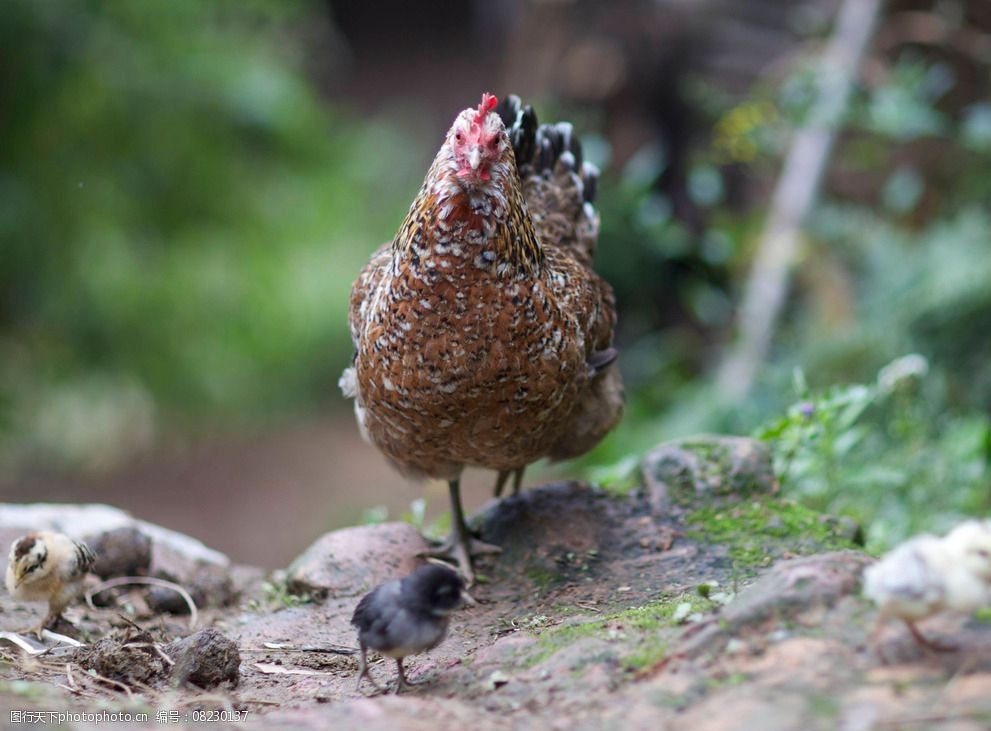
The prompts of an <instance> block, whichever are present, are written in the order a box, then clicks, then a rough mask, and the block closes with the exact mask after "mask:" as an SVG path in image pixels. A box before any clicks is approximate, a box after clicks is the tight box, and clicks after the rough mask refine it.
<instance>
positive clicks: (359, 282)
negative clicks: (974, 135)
mask: <svg viewBox="0 0 991 731" xmlns="http://www.w3.org/2000/svg"><path fill="white" fill-rule="evenodd" d="M390 266H392V242H386V243H384V244H382V245H381V246H380V247H379V248H378V249H377V250H376V251H375V253H374V254H372V256H371V258H370V259H369V260H368V263H367V264H365V266H364V268H362V270H361V272H360V273H359V274H358V278H357V279H355V280H354V285H353V286H352V287H351V300H350V304H349V306H348V328H349V329H350V331H351V343H352V344H353V345H354V347H355V348H356V349H357V347H358V340H359V337H360V333H361V330H362V328H364V326H365V320H366V318H367V317H368V304H369V302H370V301H371V298H372V296H373V295H374V293H375V291H376V290H377V289H378V287H379V284H380V283H381V281H382V277H383V276H385V274H386V273H387V272H388V270H389V267H390ZM337 385H338V386H339V387H340V389H341V393H343V394H344V397H345V398H353V399H356V402H355V413H356V415H357V417H358V426H359V427H360V428H361V430H362V436H364V437H365V438H366V439H367V435H366V434H365V431H364V418H363V414H362V411H361V402H360V399H358V379H357V374H356V373H355V370H354V366H348V367H347V368H345V369H344V372H343V373H342V374H341V378H340V380H339V381H338V382H337Z"/></svg>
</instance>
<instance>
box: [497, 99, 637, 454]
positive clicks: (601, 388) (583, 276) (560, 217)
mask: <svg viewBox="0 0 991 731" xmlns="http://www.w3.org/2000/svg"><path fill="white" fill-rule="evenodd" d="M496 111H497V112H498V113H499V115H500V116H501V117H502V120H503V122H504V123H505V125H506V129H507V131H508V133H509V138H510V141H511V142H512V144H513V153H514V155H515V156H516V162H517V169H518V170H519V173H520V179H521V181H522V183H523V194H524V197H525V199H526V205H527V209H528V211H529V213H530V218H531V219H532V220H533V224H534V229H535V231H536V233H537V237H538V239H539V240H540V245H541V247H543V250H544V252H545V255H546V256H547V261H548V263H549V264H550V265H551V266H557V267H560V268H561V269H563V270H565V271H568V270H570V271H572V272H573V273H574V274H575V275H576V277H575V278H576V279H578V280H580V281H581V283H582V286H576V283H575V282H574V281H572V282H569V283H568V284H567V285H566V286H568V287H572V288H574V289H573V291H572V293H571V296H572V297H574V298H575V299H576V300H577V301H575V302H574V311H575V312H576V313H579V316H580V317H581V318H582V323H581V324H582V330H583V332H584V335H585V342H586V359H587V363H588V369H589V374H590V376H591V380H590V383H589V387H588V389H586V390H585V392H584V393H583V394H582V395H581V396H580V397H579V400H578V403H577V404H576V406H575V410H574V411H573V412H572V416H571V420H570V423H569V424H568V425H567V427H566V429H565V430H564V433H563V434H562V438H561V439H560V440H559V441H558V443H557V444H556V445H555V447H554V448H553V449H552V450H551V452H550V454H549V455H548V456H549V457H550V458H551V459H555V460H557V459H570V458H572V457H577V456H579V455H582V454H584V453H585V452H587V451H588V450H590V449H591V448H592V447H594V446H595V445H596V444H597V443H598V442H599V441H600V440H601V439H602V438H603V437H604V436H605V435H606V434H607V433H608V432H609V431H610V430H611V429H612V428H613V427H614V426H615V425H616V424H617V422H618V421H619V419H620V416H621V415H622V412H623V400H624V398H623V382H622V379H621V377H620V375H619V370H618V369H617V368H616V367H615V366H612V363H613V361H614V360H615V359H616V355H617V353H616V351H615V349H613V348H612V340H613V332H614V330H615V327H616V300H615V296H614V295H613V291H612V287H610V286H609V284H608V283H607V282H606V281H605V280H604V279H602V278H601V277H600V276H599V275H598V274H596V273H595V271H594V270H593V268H592V258H593V256H594V254H595V248H596V245H597V243H598V240H599V214H598V211H596V210H595V206H594V203H595V193H596V187H597V183H598V176H599V171H598V169H597V168H596V167H595V166H594V165H592V164H591V163H588V162H585V161H584V160H583V157H582V148H581V143H580V141H579V140H578V138H577V137H576V136H575V134H574V130H573V128H572V126H571V124H569V123H567V122H559V123H558V124H544V125H538V124H537V116H536V114H535V113H534V111H533V109H532V108H531V107H529V106H525V107H524V106H522V104H521V102H520V99H519V97H517V96H515V95H512V94H510V95H509V96H507V97H506V98H505V99H504V100H503V102H502V103H501V104H500V105H499V107H498V109H497V110H496ZM575 291H577V294H575V293H574V292H575Z"/></svg>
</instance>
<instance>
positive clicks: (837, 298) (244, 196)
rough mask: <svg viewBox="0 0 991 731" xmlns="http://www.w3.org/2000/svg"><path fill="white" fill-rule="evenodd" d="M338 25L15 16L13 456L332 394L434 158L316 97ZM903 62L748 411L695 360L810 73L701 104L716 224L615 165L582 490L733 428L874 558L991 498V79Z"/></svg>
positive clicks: (813, 242) (190, 0)
mask: <svg viewBox="0 0 991 731" xmlns="http://www.w3.org/2000/svg"><path fill="white" fill-rule="evenodd" d="M321 10H322V9H321V8H320V7H319V6H317V5H315V4H313V3H310V2H304V1H303V0H291V1H289V2H279V3H275V2H263V1H262V0H244V1H239V2H238V1H234V0H210V1H208V2H204V1H201V0H170V1H169V2H157V1H154V0H129V1H128V2H116V3H114V2H97V1H96V0H59V1H57V2H56V1H55V0H8V2H6V3H5V4H4V18H3V23H0V110H2V112H0V139H2V140H3V145H2V146H0V242H2V245H0V385H2V388H0V462H2V463H3V464H12V463H13V464H17V463H21V462H22V461H24V460H31V461H34V462H36V463H37V462H41V463H45V464H52V463H61V464H63V465H65V466H67V467H69V468H71V469H80V468H94V467H95V468H99V467H104V466H108V465H112V464H113V463H114V462H115V461H116V460H117V459H119V458H120V457H121V456H123V455H127V454H129V453H131V452H132V451H133V450H135V449H140V448H142V447H146V446H148V445H150V444H153V443H154V442H155V440H156V439H159V438H161V437H162V436H163V434H167V433H169V432H172V431H179V432H190V431H196V430H202V429H206V428H209V427H211V426H213V425H217V424H220V425H223V426H224V427H226V428H234V427H243V426H246V425H251V424H256V423H259V422H264V423H266V424H268V423H271V422H272V421H273V420H275V419H279V418H282V417H288V416H290V415H297V414H300V413H304V412H306V411H308V410H312V409H314V408H316V407H317V406H318V405H322V404H324V403H333V402H336V401H337V397H336V379H337V376H338V374H339V373H340V370H341V368H342V367H343V366H344V364H345V363H346V362H347V359H348V358H349V357H350V344H349V338H348V335H347V332H346V324H345V318H344V317H343V313H344V312H345V309H346V301H347V295H348V290H349V287H350V283H351V281H352V279H353V277H354V275H355V273H356V272H357V270H358V269H359V267H360V266H361V265H362V264H363V263H364V262H365V260H366V259H367V256H368V253H369V252H370V250H371V249H372V248H373V247H374V246H375V245H376V243H377V242H380V241H383V240H386V239H387V238H389V237H390V236H391V235H392V233H393V230H394V228H395V226H396V223H397V222H398V220H399V219H400V218H401V215H402V212H403V210H404V209H405V207H406V206H407V205H408V202H409V200H410V197H411V194H412V191H413V190H414V189H415V186H416V184H417V183H418V181H419V178H420V176H421V175H422V173H423V161H424V159H425V158H426V157H428V156H429V153H430V152H431V150H429V149H426V148H425V147H424V145H426V147H429V146H430V143H426V142H425V143H423V144H420V143H418V142H411V125H410V123H409V120H410V117H411V116H412V115H407V117H406V124H398V123H396V122H394V121H393V122H389V121H385V120H375V119H359V118H358V117H357V116H354V115H352V114H351V113H350V112H349V110H348V109H346V108H342V107H340V106H337V105H334V104H331V103H329V102H328V101H327V100H326V99H324V98H322V97H321V95H320V94H319V92H318V89H317V85H316V83H315V82H314V81H313V78H312V75H310V74H308V73H307V72H306V68H307V67H313V66H319V67H320V68H321V69H322V71H321V73H322V74H324V75H327V74H329V75H333V74H334V73H335V71H336V70H337V69H336V67H335V56H334V53H333V50H334V48H335V43H334V40H333V35H332V33H330V32H329V29H328V34H327V37H326V38H325V39H324V40H323V42H322V43H321V44H311V46H319V47H321V48H323V49H325V50H326V54H327V55H326V57H321V58H319V59H313V58H305V57H304V55H303V54H304V53H305V50H304V49H306V48H307V47H308V46H307V45H306V44H302V43H300V42H299V37H300V33H301V32H302V30H303V29H306V32H308V33H313V32H319V28H320V27H321V25H320V24H321V18H322V17H323V16H322V15H321ZM934 12H939V11H938V9H937V10H936V11H934ZM885 63H886V65H885V67H884V73H882V74H880V75H878V74H875V75H874V76H873V77H872V78H871V80H870V81H868V82H864V84H863V85H862V86H861V87H860V88H859V89H858V90H857V93H856V95H855V100H854V103H853V105H852V107H851V109H850V110H849V114H848V116H847V117H846V118H845V119H844V120H842V130H841V137H840V144H839V145H838V147H837V150H836V152H835V155H834V159H833V161H832V163H831V167H830V173H829V177H828V182H827V186H826V190H825V192H824V196H823V202H822V204H821V205H820V207H819V208H818V210H817V211H816V212H815V214H814V216H813V217H812V219H811V221H810V222H809V225H808V228H807V232H806V233H807V240H806V242H805V246H804V249H803V252H802V260H801V261H800V262H799V265H798V268H797V273H796V279H795V282H794V287H793V292H792V296H791V300H790V301H789V305H788V308H787V313H786V317H785V320H784V322H783V323H782V325H781V329H780V331H779V332H778V333H777V337H776V341H775V343H776V345H775V352H774V353H773V357H772V360H771V362H770V363H769V364H768V365H767V367H766V368H765V370H764V371H763V372H762V377H761V381H760V383H759V384H758V386H757V389H756V391H755V393H754V394H753V395H752V396H751V397H750V398H748V399H747V401H746V402H744V403H724V402H720V401H719V400H717V399H715V398H714V393H715V390H714V389H713V388H712V385H711V382H710V379H709V376H708V373H709V371H710V370H711V368H712V365H713V364H714V363H715V362H716V360H717V358H718V354H719V347H718V345H719V344H720V343H724V342H725V341H726V340H727V339H728V337H729V336H730V333H731V327H732V323H733V315H734V303H735V302H737V301H738V300H739V296H740V289H741V286H742V283H743V281H744V280H745V275H746V273H747V267H748V265H749V262H750V260H751V257H752V254H753V247H754V246H755V244H756V240H757V233H758V232H759V231H760V226H761V223H762V218H763V216H764V215H765V213H766V208H767V190H768V189H769V186H770V184H771V183H773V180H774V179H775V174H776V171H777V169H778V167H779V163H780V160H781V157H782V155H783V154H784V153H785V151H786V149H787V144H788V141H789V139H790V133H791V131H792V130H793V129H794V128H795V127H796V126H798V125H801V124H802V123H803V122H805V121H806V117H807V114H808V110H809V109H810V108H811V106H812V105H811V104H810V102H811V100H812V96H811V95H812V94H813V93H814V81H815V79H816V76H817V74H818V73H819V70H818V69H817V67H816V66H815V64H814V63H812V62H806V61H803V60H802V59H801V58H799V59H798V60H797V61H796V63H795V65H794V68H793V69H792V71H791V73H789V74H787V75H786V76H784V77H781V78H774V79H762V80H759V82H758V83H757V84H756V85H755V87H754V88H753V89H752V90H751V91H750V92H749V93H748V94H747V95H746V96H745V97H744V98H729V97H728V96H726V95H725V94H723V93H721V92H719V91H718V90H717V89H716V88H715V87H713V86H711V85H706V84H705V83H704V82H701V81H699V82H696V83H693V84H691V85H689V87H688V88H686V89H685V90H684V93H685V95H686V98H689V99H690V100H691V101H692V103H693V105H694V106H695V108H696V109H697V110H698V111H699V114H700V116H701V117H702V118H703V122H704V124H702V127H703V128H704V129H706V130H707V132H706V134H705V135H702V137H701V139H700V140H698V141H696V142H695V143H694V146H693V148H692V151H691V155H690V170H689V173H688V179H687V192H688V195H689V196H690V198H691V201H692V204H693V205H694V206H695V207H696V209H697V210H698V211H699V213H700V220H701V221H702V225H701V227H700V229H699V230H691V229H690V227H687V226H686V225H685V224H684V223H683V222H682V221H680V220H678V219H677V218H676V217H675V216H674V213H673V210H674V206H673V205H672V201H671V200H669V199H667V198H666V197H665V195H664V193H663V192H662V191H661V190H660V188H659V186H658V185H657V181H658V180H659V178H660V177H661V176H662V175H663V174H664V173H665V166H666V164H667V163H666V158H667V156H666V155H665V153H664V150H663V149H659V148H658V147H657V146H656V145H655V146H647V147H645V148H644V149H643V150H641V151H640V152H639V153H637V154H636V155H634V156H633V158H632V159H631V160H629V162H628V163H626V164H625V166H624V167H622V168H619V167H618V166H616V165H608V167H607V170H606V172H605V175H604V176H603V180H602V181H601V184H600V186H599V188H600V208H601V212H602V220H603V233H602V241H601V244H600V256H599V260H598V262H599V268H600V270H601V271H602V272H603V273H604V275H605V276H606V277H607V278H608V279H609V280H610V281H611V282H612V283H613V284H614V286H615V287H616V290H617V293H618V295H619V298H620V300H621V302H622V303H623V305H624V320H623V323H622V326H623V330H622V333H621V335H622V346H623V357H622V359H621V362H622V366H623V368H624V373H625V376H626V380H627V382H628V385H629V405H628V410H627V417H626V419H625V420H624V422H623V424H622V425H621V427H620V428H619V429H618V430H617V432H616V433H615V434H614V435H612V436H611V437H610V438H609V439H607V441H606V442H605V443H604V444H603V445H602V446H601V447H600V448H599V449H598V450H596V451H595V452H594V453H593V454H592V455H590V456H589V457H588V458H587V459H586V460H584V461H583V462H582V463H581V465H582V467H581V468H582V469H584V470H585V471H586V472H587V473H588V474H590V475H591V476H592V477H594V478H597V479H601V480H603V481H606V482H611V483H614V484H624V485H625V484H629V483H630V475H631V474H633V473H634V472H635V467H634V466H635V463H636V459H637V457H638V456H639V455H640V454H641V453H642V451H643V450H645V449H647V448H649V447H650V446H652V445H653V444H655V443H656V442H657V441H659V440H661V439H664V438H673V437H677V436H684V435H686V434H689V433H691V432H697V431H702V430H719V431H729V432H735V433H752V434H756V435H758V436H760V437H761V438H764V439H767V440H768V441H769V442H770V443H771V444H772V446H773V447H774V450H775V453H776V459H777V462H778V467H779V471H780V475H781V478H782V485H783V489H784V490H785V491H786V492H787V493H790V494H792V495H794V496H797V497H800V498H801V499H802V500H804V501H806V502H808V503H809V504H812V505H814V506H815V507H817V508H821V509H826V510H833V511H838V512H844V513H847V514H850V515H853V516H854V517H856V518H857V519H859V520H861V521H863V522H864V523H865V524H866V525H867V526H868V535H869V538H870V540H871V542H872V545H874V546H876V547H883V546H886V545H890V544H891V542H893V541H895V540H897V539H899V538H901V537H903V536H904V535H907V534H908V533H909V532H912V531H916V530H927V529H930V530H937V529H942V528H945V527H946V526H947V525H949V524H950V523H951V522H952V521H953V520H956V519H959V517H960V516H962V515H968V514H986V513H987V512H988V509H989V508H991V505H989V495H991V477H989V467H988V465H989V460H991V424H989V417H988V414H989V411H991V366H989V363H991V175H988V171H989V170H991V103H989V102H988V101H987V99H988V96H989V93H991V88H989V81H988V79H989V78H991V75H989V73H988V63H987V61H986V60H984V61H981V60H979V59H978V60H973V59H970V60H964V61H961V60H960V59H959V58H958V57H955V56H952V55H950V54H946V53H942V52H941V49H939V48H930V49H922V50H919V49H915V50H913V51H911V52H909V51H906V52H901V51H899V52H896V53H892V54H891V56H890V57H889V58H886V59H885ZM975 71H976V73H975ZM975 79H976V81H975ZM547 101H548V104H547V105H546V106H548V107H550V108H553V106H554V104H555V100H552V99H548V100H547ZM591 116H592V117H593V118H594V114H593V115H591ZM591 125H592V123H591V122H590V124H589V125H587V126H591ZM595 139H596V138H595V135H594V134H593V135H588V136H587V141H588V143H589V144H588V146H587V150H586V151H587V152H588V153H589V156H590V157H592V158H596V157H597V155H596V153H595V151H596V149H597V147H598V149H599V151H600V154H599V155H598V158H597V159H599V161H600V162H604V163H607V164H608V163H609V160H608V155H607V154H602V153H601V151H602V149H603V148H605V147H607V145H604V144H601V143H603V138H599V142H600V144H599V145H596V144H594V143H595ZM421 148H423V149H421ZM734 181H737V183H739V181H742V182H743V185H744V187H745V188H746V189H747V190H749V191H751V197H750V198H749V199H747V198H744V199H743V200H742V201H741V200H740V199H739V197H736V198H734V196H732V195H731V194H730V193H731V190H732V189H733V186H734V184H735V183H734ZM755 191H756V192H755ZM909 355H911V357H910V358H909V359H907V360H906V359H905V356H909ZM888 364H894V365H890V366H889V365H888ZM906 364H908V365H906ZM886 366H887V368H886ZM908 366H911V368H909V371H911V372H910V373H907V375H904V377H903V378H901V380H897V379H896V380H897V383H895V382H893V381H891V378H892V373H893V372H896V371H897V370H898V368H903V369H904V368H906V367H908ZM892 369H894V370H892ZM893 384H894V385H893Z"/></svg>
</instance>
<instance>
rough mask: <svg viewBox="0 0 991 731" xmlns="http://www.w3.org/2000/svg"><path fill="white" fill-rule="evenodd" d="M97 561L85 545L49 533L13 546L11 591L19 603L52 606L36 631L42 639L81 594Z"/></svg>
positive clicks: (31, 535) (9, 575)
mask: <svg viewBox="0 0 991 731" xmlns="http://www.w3.org/2000/svg"><path fill="white" fill-rule="evenodd" d="M94 558H95V557H94V556H93V552H92V551H90V549H89V548H88V547H87V546H86V544H85V543H79V542H77V541H74V540H72V539H71V538H69V537H68V536H66V535H63V534H61V533H52V532H49V531H39V532H37V533H28V534H27V535H26V536H23V537H21V538H18V539H17V540H16V541H14V543H13V545H11V547H10V559H9V562H8V564H7V591H9V592H10V594H11V596H13V597H14V598H15V599H21V600H24V601H29V602H43V601H47V602H48V614H47V616H45V618H44V619H42V620H41V623H40V624H39V625H38V626H37V627H35V628H33V630H32V631H33V632H34V633H35V634H36V635H37V636H38V639H41V635H42V631H43V630H44V629H45V628H46V627H50V626H53V625H54V624H55V623H56V622H58V620H59V619H60V618H61V616H62V612H63V610H64V609H65V608H66V607H67V606H69V603H70V602H72V600H73V599H75V598H76V596H77V595H78V594H79V590H80V588H81V586H82V582H83V579H84V578H85V577H86V574H87V573H88V572H89V571H90V569H91V568H92V567H93V561H94Z"/></svg>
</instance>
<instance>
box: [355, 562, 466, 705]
mask: <svg viewBox="0 0 991 731" xmlns="http://www.w3.org/2000/svg"><path fill="white" fill-rule="evenodd" d="M474 603H475V600H474V599H472V598H471V596H470V595H469V594H468V592H467V591H465V582H464V579H462V578H461V577H460V576H459V575H458V574H456V573H455V572H454V571H452V570H451V569H449V568H445V567H444V566H437V565H436V564H427V565H426V566H421V567H420V568H418V569H416V571H414V572H413V573H411V574H410V575H409V576H407V577H406V578H404V579H394V580H393V581H387V582H386V583H384V584H380V585H379V586H377V587H375V588H374V589H372V590H371V591H370V592H369V593H368V594H366V595H365V596H364V597H362V599H361V601H360V602H358V606H357V607H356V608H355V610H354V616H352V617H351V624H353V625H354V626H355V627H357V628H358V645H359V646H360V647H361V667H360V670H361V672H360V673H359V674H358V684H357V685H356V686H355V689H356V690H357V689H358V688H360V687H361V679H362V678H365V677H367V678H368V681H369V682H370V683H371V684H372V685H374V686H375V687H376V688H378V689H379V690H382V688H381V686H379V685H378V683H376V682H375V680H374V679H373V678H372V676H371V675H370V674H369V672H368V659H367V654H368V650H369V649H372V650H375V651H376V652H379V653H381V654H383V655H385V656H386V657H391V658H395V660H396V669H397V671H398V674H399V683H398V686H397V688H396V692H397V693H398V692H400V691H403V690H405V689H407V688H409V687H410V685H411V683H409V682H407V680H406V674H405V672H404V671H403V658H404V657H406V656H407V655H415V654H416V653H418V652H426V651H427V650H431V649H433V648H434V647H437V645H439V644H440V643H441V642H443V640H444V637H446V636H447V626H448V623H449V622H450V614H451V612H453V611H454V610H456V609H460V608H461V607H463V606H465V605H466V604H474Z"/></svg>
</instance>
